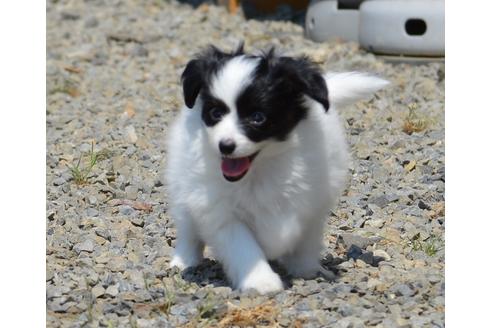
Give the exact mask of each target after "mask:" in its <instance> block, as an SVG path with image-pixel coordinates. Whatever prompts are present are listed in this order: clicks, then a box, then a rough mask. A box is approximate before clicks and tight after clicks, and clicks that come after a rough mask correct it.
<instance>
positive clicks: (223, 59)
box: [181, 43, 244, 108]
mask: <svg viewBox="0 0 492 328" xmlns="http://www.w3.org/2000/svg"><path fill="white" fill-rule="evenodd" d="M242 54H244V50H243V44H242V43H241V44H240V45H239V47H238V48H237V49H236V50H235V51H233V52H230V53H226V52H222V51H220V50H219V49H217V48H216V47H214V46H210V47H209V48H208V49H206V50H205V51H204V52H202V53H201V54H199V55H198V56H197V57H196V58H195V59H193V60H191V61H190V62H189V63H188V64H187V65H186V68H185V69H184V71H183V74H182V75H181V83H182V84H183V95H184V99H185V104H186V106H187V107H188V108H193V106H194V105H195V101H196V98H197V97H198V94H199V93H200V91H202V90H203V89H204V88H205V87H206V86H207V85H208V84H209V83H210V79H211V77H212V76H213V75H214V74H216V73H217V71H218V70H219V69H220V68H221V67H223V66H224V65H225V63H227V61H229V60H230V59H231V58H233V57H235V56H239V55H242Z"/></svg>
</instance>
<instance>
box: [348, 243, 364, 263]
mask: <svg viewBox="0 0 492 328" xmlns="http://www.w3.org/2000/svg"><path fill="white" fill-rule="evenodd" d="M361 255H362V249H361V248H360V247H359V246H356V245H353V244H352V245H351V246H350V248H349V249H348V251H347V257H348V258H349V259H354V260H356V259H358V258H359V257H360V256H361Z"/></svg>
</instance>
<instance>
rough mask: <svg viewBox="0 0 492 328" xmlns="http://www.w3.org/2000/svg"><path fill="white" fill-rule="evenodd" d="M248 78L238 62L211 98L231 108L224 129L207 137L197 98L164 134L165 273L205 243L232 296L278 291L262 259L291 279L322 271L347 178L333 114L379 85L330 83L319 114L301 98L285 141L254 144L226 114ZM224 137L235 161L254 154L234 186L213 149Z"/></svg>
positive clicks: (361, 78) (194, 260) (190, 262)
mask: <svg viewBox="0 0 492 328" xmlns="http://www.w3.org/2000/svg"><path fill="white" fill-rule="evenodd" d="M253 68H254V67H253ZM229 69H230V70H229ZM250 72H251V67H250V66H248V65H245V64H244V62H242V61H241V60H238V61H237V62H236V63H234V64H233V65H232V66H230V67H229V68H228V67H227V66H226V67H225V68H224V72H222V75H220V74H219V76H218V78H217V79H216V81H214V84H215V85H214V86H213V87H212V90H214V92H215V94H216V96H218V97H222V98H221V99H224V101H225V102H226V103H227V104H228V105H229V106H230V107H231V108H233V110H232V111H231V113H230V114H228V115H227V116H226V117H224V119H223V121H222V122H220V123H219V124H217V125H216V126H214V127H213V128H206V126H205V125H204V124H203V122H202V120H201V110H200V108H201V100H200V97H198V99H197V101H196V103H195V106H194V108H192V109H188V108H183V110H182V111H181V112H180V114H179V115H178V117H177V119H176V121H175V123H174V125H173V126H172V129H171V131H170V135H169V140H168V142H169V143H168V165H167V170H166V179H167V182H168V190H169V197H170V205H171V207H170V209H171V215H172V216H173V218H174V219H175V222H176V225H177V233H178V235H177V246H176V250H175V254H174V257H173V259H172V261H171V266H177V267H179V268H181V269H184V268H186V267H189V266H194V265H196V264H198V263H199V262H200V261H201V259H202V256H203V254H202V253H203V247H204V245H205V244H206V245H208V246H210V247H211V248H212V251H213V253H214V256H215V257H216V258H217V259H218V260H219V261H220V262H221V263H222V264H223V266H224V269H225V272H226V274H227V276H228V278H229V279H230V281H231V282H232V283H233V285H234V286H235V287H237V288H239V289H241V290H246V289H254V290H257V291H258V292H260V293H267V292H272V291H278V290H281V289H282V288H283V286H282V281H281V279H280V277H279V276H278V275H277V274H276V273H275V272H274V271H273V270H272V269H271V267H270V265H269V264H268V260H273V259H277V260H279V261H280V262H281V263H282V264H283V265H285V267H286V269H287V270H288V271H289V272H290V273H291V274H293V275H295V276H302V277H307V278H310V277H313V276H315V275H316V274H317V272H318V271H319V270H320V265H319V254H320V251H321V249H322V234H323V224H324V221H325V218H326V216H327V215H328V213H329V211H330V210H331V209H333V208H334V206H335V205H336V201H337V198H338V196H339V195H340V193H341V192H342V190H343V189H344V187H345V183H346V177H347V171H348V161H349V151H348V146H347V143H346V141H345V134H344V130H343V126H342V124H341V123H340V120H339V117H338V113H337V107H339V106H341V105H347V104H349V103H352V102H355V101H357V100H359V99H363V98H367V97H368V96H369V95H370V94H371V93H373V92H375V91H377V90H378V89H379V88H381V87H383V86H384V85H385V84H386V82H385V81H384V80H381V79H378V78H375V77H370V76H367V75H361V74H356V73H341V74H336V75H334V74H329V75H327V76H326V80H327V84H328V89H329V100H330V106H331V107H330V109H329V111H328V112H327V113H326V112H325V111H324V109H323V107H322V106H321V105H320V104H319V103H317V102H315V101H314V100H312V99H309V98H307V97H306V103H307V105H308V106H309V107H310V108H309V113H308V117H307V118H306V119H304V120H302V121H301V122H300V123H299V124H298V125H297V127H296V128H295V129H294V130H293V131H292V133H291V134H290V136H289V138H288V140H286V141H284V142H274V141H267V142H262V143H259V144H257V143H253V142H251V141H249V140H247V138H246V137H245V136H244V135H242V134H241V132H240V130H239V128H238V127H237V117H236V116H235V115H236V114H235V110H234V99H235V96H236V95H237V94H238V91H239V90H240V89H241V88H242V87H244V86H245V85H246V84H247V83H248V82H249V74H250ZM222 137H232V138H234V139H235V141H236V143H238V150H237V151H236V152H235V155H238V156H239V155H241V156H243V155H250V154H251V153H252V151H256V150H257V149H261V151H260V153H259V155H258V156H257V158H256V159H255V160H254V162H253V163H252V166H251V168H250V170H249V171H248V173H247V174H246V176H244V178H242V179H241V180H240V181H237V182H233V183H231V182H228V181H226V180H225V179H224V177H223V176H222V172H221V169H220V162H221V159H220V155H219V152H218V150H217V143H218V141H219V140H220V138H222Z"/></svg>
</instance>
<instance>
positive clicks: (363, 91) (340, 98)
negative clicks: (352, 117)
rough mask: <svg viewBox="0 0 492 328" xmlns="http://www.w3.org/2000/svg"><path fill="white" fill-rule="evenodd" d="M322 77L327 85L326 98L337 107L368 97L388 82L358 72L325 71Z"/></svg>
mask: <svg viewBox="0 0 492 328" xmlns="http://www.w3.org/2000/svg"><path fill="white" fill-rule="evenodd" d="M324 77H325V80H326V85H327V86H328V100H329V101H330V104H331V105H332V106H334V107H337V108H340V107H343V106H347V105H350V104H353V103H355V102H357V101H359V100H364V99H368V98H370V97H371V96H372V95H373V94H374V93H376V91H378V90H380V89H382V88H384V87H385V86H387V85H388V84H389V83H390V82H389V81H387V80H384V79H382V78H379V77H376V76H373V75H369V74H365V73H359V72H344V73H326V74H325V76H324Z"/></svg>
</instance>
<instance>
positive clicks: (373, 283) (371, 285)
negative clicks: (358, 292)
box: [367, 278, 382, 289]
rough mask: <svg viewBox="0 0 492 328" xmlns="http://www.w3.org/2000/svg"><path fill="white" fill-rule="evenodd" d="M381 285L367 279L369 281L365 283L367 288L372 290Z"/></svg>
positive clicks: (376, 280)
mask: <svg viewBox="0 0 492 328" xmlns="http://www.w3.org/2000/svg"><path fill="white" fill-rule="evenodd" d="M381 284H382V282H381V281H379V280H378V279H374V278H369V280H368V281H367V288H369V289H373V288H375V287H377V286H379V285H381Z"/></svg>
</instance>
